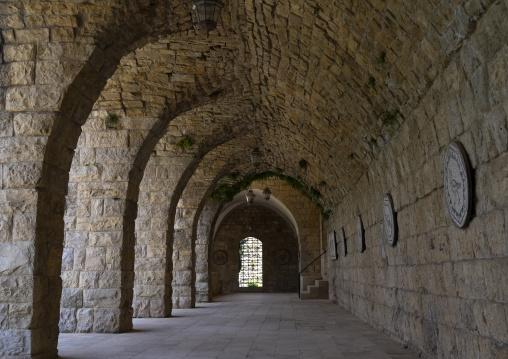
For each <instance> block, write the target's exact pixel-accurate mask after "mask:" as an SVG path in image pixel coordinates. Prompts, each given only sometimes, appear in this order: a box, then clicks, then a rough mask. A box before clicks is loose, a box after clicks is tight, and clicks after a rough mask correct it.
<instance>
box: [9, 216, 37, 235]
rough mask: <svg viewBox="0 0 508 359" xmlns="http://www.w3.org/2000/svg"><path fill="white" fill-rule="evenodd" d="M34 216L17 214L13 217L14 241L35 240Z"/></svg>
mask: <svg viewBox="0 0 508 359" xmlns="http://www.w3.org/2000/svg"><path fill="white" fill-rule="evenodd" d="M35 218H36V217H35V216H34V215H22V214H18V215H15V216H14V230H13V234H12V236H13V240H14V241H27V242H30V241H33V240H34V238H35Z"/></svg>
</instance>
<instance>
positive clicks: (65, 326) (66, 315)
mask: <svg viewBox="0 0 508 359" xmlns="http://www.w3.org/2000/svg"><path fill="white" fill-rule="evenodd" d="M76 325H77V319H76V309H73V308H61V309H60V322H59V329H60V332H61V333H74V332H75V331H76Z"/></svg>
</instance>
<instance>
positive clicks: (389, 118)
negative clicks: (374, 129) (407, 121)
mask: <svg viewBox="0 0 508 359" xmlns="http://www.w3.org/2000/svg"><path fill="white" fill-rule="evenodd" d="M399 115H400V111H399V109H398V108H396V109H393V110H391V111H388V110H387V111H385V112H384V113H383V114H382V115H381V120H382V121H383V125H386V126H388V125H391V124H392V123H393V122H394V121H395V120H396V119H397V117H398V116H399Z"/></svg>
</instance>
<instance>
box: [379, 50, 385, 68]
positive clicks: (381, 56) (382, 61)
mask: <svg viewBox="0 0 508 359" xmlns="http://www.w3.org/2000/svg"><path fill="white" fill-rule="evenodd" d="M377 63H378V64H379V65H381V66H382V65H384V64H385V63H386V51H381V52H380V53H379V56H378V58H377Z"/></svg>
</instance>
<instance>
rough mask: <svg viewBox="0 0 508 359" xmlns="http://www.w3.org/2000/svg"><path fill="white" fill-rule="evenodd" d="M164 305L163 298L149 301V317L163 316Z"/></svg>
mask: <svg viewBox="0 0 508 359" xmlns="http://www.w3.org/2000/svg"><path fill="white" fill-rule="evenodd" d="M164 313H165V306H164V301H163V300H151V301H150V317H151V318H164V317H165V315H164Z"/></svg>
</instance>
